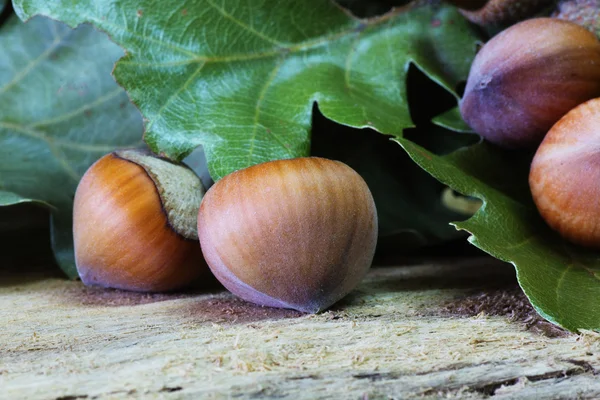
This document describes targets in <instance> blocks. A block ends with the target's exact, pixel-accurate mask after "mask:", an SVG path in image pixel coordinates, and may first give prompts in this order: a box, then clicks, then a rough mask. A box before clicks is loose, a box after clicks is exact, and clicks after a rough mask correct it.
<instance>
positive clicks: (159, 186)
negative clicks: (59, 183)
mask: <svg viewBox="0 0 600 400" xmlns="http://www.w3.org/2000/svg"><path fill="white" fill-rule="evenodd" d="M203 193H204V189H203V187H202V184H201V183H200V180H199V178H198V177H197V176H196V175H195V174H194V173H193V172H192V171H191V170H190V169H188V168H187V167H185V166H183V165H180V164H175V163H172V162H170V161H167V160H164V159H161V158H159V157H157V156H155V155H153V154H150V153H149V152H143V151H138V150H122V151H116V152H114V153H111V154H108V155H106V156H104V157H102V158H101V159H100V160H98V161H97V162H96V163H95V164H93V165H92V166H91V167H90V168H89V169H88V170H87V172H86V173H85V174H84V176H83V178H82V179H81V182H80V183H79V186H78V187H77V192H76V194H75V204H74V209H73V235H74V244H75V261H76V264H77V271H78V272H79V275H80V277H81V280H82V281H83V283H85V284H86V285H98V286H103V287H111V288H118V289H125V290H133V291H167V290H173V289H177V288H180V287H183V286H186V285H188V284H189V283H191V282H192V281H193V280H194V279H195V278H198V277H199V276H200V275H202V274H203V273H206V272H207V271H208V268H207V267H206V263H205V262H204V259H203V257H202V252H201V250H200V247H199V246H198V242H197V240H198V235H197V230H196V216H197V212H198V209H199V208H200V202H201V200H202V195H203Z"/></svg>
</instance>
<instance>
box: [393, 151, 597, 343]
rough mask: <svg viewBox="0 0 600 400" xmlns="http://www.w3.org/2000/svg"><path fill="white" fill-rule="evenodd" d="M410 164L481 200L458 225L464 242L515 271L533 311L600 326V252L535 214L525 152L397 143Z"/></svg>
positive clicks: (571, 323)
mask: <svg viewBox="0 0 600 400" xmlns="http://www.w3.org/2000/svg"><path fill="white" fill-rule="evenodd" d="M398 142H399V143H400V145H401V146H402V147H403V148H404V149H405V150H406V151H407V152H408V153H409V155H410V156H411V157H412V159H413V160H414V161H416V162H417V163H418V164H419V165H420V166H421V167H423V168H424V169H425V170H427V171H428V172H429V173H431V174H432V175H433V176H434V177H436V178H437V179H439V180H440V181H441V182H443V183H445V184H447V185H449V186H451V187H452V188H454V189H455V190H457V191H459V192H461V193H463V194H465V195H469V196H475V197H478V198H480V199H482V200H483V201H484V205H483V207H482V208H481V209H480V210H479V211H478V212H477V213H476V214H475V216H473V217H472V218H471V219H469V220H467V221H464V222H460V223H456V224H455V225H456V227H457V228H459V229H464V230H466V231H468V232H469V233H471V235H472V236H471V237H470V239H469V241H470V242H471V243H473V244H474V245H475V246H477V247H479V248H480V249H482V250H484V251H486V252H488V253H489V254H491V255H493V256H494V257H497V258H499V259H501V260H504V261H507V262H510V263H512V264H514V265H515V267H516V269H517V277H518V280H519V284H520V285H521V287H522V288H523V290H524V292H525V294H526V295H527V297H528V298H529V300H530V301H531V303H532V304H533V306H534V307H535V308H536V310H537V311H538V312H539V313H540V314H541V315H542V316H544V317H545V318H546V319H548V320H549V321H551V322H554V323H556V324H559V325H561V326H563V327H565V328H567V329H569V330H573V331H576V330H579V329H590V330H600V301H598V299H600V257H599V255H598V253H597V252H591V251H588V250H585V249H582V248H579V247H576V246H573V245H570V244H568V243H567V242H566V241H564V240H563V239H561V238H560V237H559V236H558V235H557V234H556V233H554V232H553V231H552V230H550V228H548V226H547V225H546V224H545V223H544V221H543V220H542V219H541V217H540V216H539V214H538V212H537V209H536V208H535V205H534V204H533V201H532V199H531V196H530V192H529V186H528V173H529V164H530V162H531V159H532V154H530V153H520V152H515V151H505V150H501V149H499V148H496V147H494V146H493V145H491V144H488V143H485V142H483V143H480V144H478V145H475V146H472V147H470V148H468V149H463V150H459V151H456V152H454V153H452V154H450V155H446V156H438V155H436V154H434V153H432V152H429V151H427V150H425V149H424V148H423V147H420V146H418V145H416V144H415V143H413V142H411V141H409V140H406V139H400V140H398Z"/></svg>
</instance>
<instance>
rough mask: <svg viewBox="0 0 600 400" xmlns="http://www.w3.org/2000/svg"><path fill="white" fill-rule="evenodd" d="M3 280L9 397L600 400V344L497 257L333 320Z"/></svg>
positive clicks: (2, 276) (363, 301) (0, 360)
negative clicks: (554, 321)
mask: <svg viewBox="0 0 600 400" xmlns="http://www.w3.org/2000/svg"><path fill="white" fill-rule="evenodd" d="M3 271H4V272H0V326H1V327H2V328H1V329H0V388H1V390H0V398H7V399H9V398H10V399H62V400H65V399H124V398H157V399H198V398H208V399H229V398H242V399H250V398H278V399H315V398H336V399H346V398H347V399H389V398H398V399H399V398H432V399H433V398H475V399H480V398H494V399H496V398H497V399H521V398H523V399H530V398H553V399H563V398H564V399H571V398H598V397H600V379H598V376H596V375H595V374H596V372H597V371H599V370H600V358H599V355H600V337H599V336H598V335H597V334H595V333H592V332H586V333H584V334H582V335H574V334H567V333H566V332H564V331H561V330H560V329H557V328H554V327H553V326H551V325H549V324H547V323H544V322H542V321H541V320H540V319H539V318H537V317H536V316H535V315H534V314H532V312H531V309H529V308H528V306H527V303H526V302H525V301H524V300H523V298H522V296H520V294H519V293H520V292H519V291H518V290H517V289H516V288H515V283H514V273H513V271H512V267H510V266H507V265H504V264H499V263H497V262H494V261H492V260H489V259H472V260H467V261H464V260H462V261H460V260H450V261H446V262H444V263H441V262H439V261H436V262H433V263H431V262H430V263H428V262H420V263H418V264H415V263H412V264H410V265H407V266H403V267H393V268H376V269H373V270H372V271H371V272H370V274H369V275H368V277H367V279H366V280H365V282H364V283H363V284H362V285H361V286H360V287H359V289H358V290H356V291H355V292H353V293H352V294H351V295H350V296H349V297H348V298H347V299H346V300H344V301H343V302H342V304H339V305H337V306H336V307H335V308H334V309H333V310H330V311H328V312H325V313H322V314H319V315H302V314H299V313H297V312H294V311H286V310H279V309H269V308H262V307H257V306H252V305H249V304H247V303H244V302H242V301H241V300H237V299H235V298H234V297H233V296H231V295H229V294H227V293H225V292H223V291H221V290H218V289H216V290H213V291H211V292H208V293H207V292H206V291H204V292H202V291H200V292H196V293H187V294H179V295H142V294H135V293H126V292H119V291H111V290H108V291H106V290H101V289H88V288H85V287H83V286H82V284H81V283H80V282H69V281H66V280H63V279H62V278H60V277H57V276H55V275H53V274H52V273H50V272H47V271H44V270H42V271H38V272H35V271H28V272H27V269H23V268H19V269H18V270H17V271H9V270H3ZM22 271H26V272H27V273H24V272H22Z"/></svg>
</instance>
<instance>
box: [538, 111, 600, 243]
mask: <svg viewBox="0 0 600 400" xmlns="http://www.w3.org/2000/svg"><path fill="white" fill-rule="evenodd" d="M599 144H600V99H594V100H590V101H588V102H586V103H584V104H581V105H580V106H578V107H577V108H575V109H573V110H572V111H570V112H569V113H568V114H567V115H565V116H564V117H563V118H562V119H561V120H560V121H558V122H557V123H556V125H554V126H553V127H552V129H550V131H549V132H548V134H547V135H546V137H545V138H544V141H543V142H542V144H541V145H540V147H539V148H538V150H537V152H536V153H535V157H534V158H533V162H532V163H531V171H530V174H529V186H530V188H531V194H532V196H533V200H534V201H535V204H536V206H537V208H538V210H539V212H540V214H541V215H542V217H543V218H544V220H545V221H546V222H547V223H548V225H550V227H551V228H553V229H554V230H556V231H557V232H559V233H560V234H561V235H562V236H563V237H564V238H566V239H567V240H569V241H571V242H573V243H576V244H580V245H583V246H588V247H595V248H600V185H599V184H598V182H600V159H599V158H598V145H599Z"/></svg>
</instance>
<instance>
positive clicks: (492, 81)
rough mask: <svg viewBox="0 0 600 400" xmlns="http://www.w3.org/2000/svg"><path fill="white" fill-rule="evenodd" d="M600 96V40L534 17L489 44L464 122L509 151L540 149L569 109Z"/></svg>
mask: <svg viewBox="0 0 600 400" xmlns="http://www.w3.org/2000/svg"><path fill="white" fill-rule="evenodd" d="M598 96H600V41H598V39H597V38H596V36H595V35H594V34H592V33H591V32H589V31H588V30H586V29H584V28H582V27H581V26H579V25H576V24H574V23H571V22H567V21H562V20H558V19H553V18H534V19H530V20H527V21H523V22H520V23H518V24H516V25H513V26H512V27H510V28H508V29H506V30H505V31H503V32H501V33H500V34H498V35H497V36H495V37H494V38H492V39H491V40H490V41H489V42H488V43H486V44H485V45H484V46H483V47H482V49H481V50H480V51H479V53H478V54H477V56H476V57H475V61H474V62H473V65H472V66H471V72H470V73H469V78H468V80H467V86H466V89H465V94H464V96H463V98H462V100H461V102H460V111H461V114H462V116H463V118H464V120H465V121H466V122H467V123H468V124H469V125H470V126H471V128H473V130H475V132H477V133H479V134H480V135H481V136H483V137H484V138H485V139H487V140H489V141H490V142H493V143H496V144H498V145H500V146H503V147H507V148H526V147H535V146H537V145H538V144H539V143H540V142H541V141H542V139H543V137H544V135H545V134H546V132H548V130H549V129H550V128H551V127H552V125H554V123H555V122H556V121H558V120H559V119H560V118H561V117H562V116H563V115H565V114H566V113H567V112H568V111H569V110H571V109H572V108H574V107H576V106H577V105H579V104H581V103H583V102H585V101H587V100H589V99H592V98H594V97H598Z"/></svg>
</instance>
